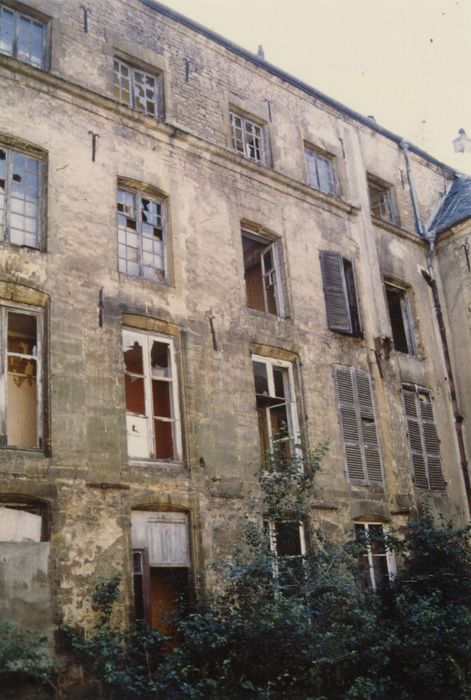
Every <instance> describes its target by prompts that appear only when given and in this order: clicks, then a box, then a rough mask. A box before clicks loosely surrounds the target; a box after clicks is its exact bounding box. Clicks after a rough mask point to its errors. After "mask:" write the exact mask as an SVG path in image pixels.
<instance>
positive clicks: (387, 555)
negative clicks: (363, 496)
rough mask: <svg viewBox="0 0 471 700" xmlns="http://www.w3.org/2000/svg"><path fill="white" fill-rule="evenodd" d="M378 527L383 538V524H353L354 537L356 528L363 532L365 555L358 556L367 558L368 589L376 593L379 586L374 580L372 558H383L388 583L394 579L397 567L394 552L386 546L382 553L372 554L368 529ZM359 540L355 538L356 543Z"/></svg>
mask: <svg viewBox="0 0 471 700" xmlns="http://www.w3.org/2000/svg"><path fill="white" fill-rule="evenodd" d="M371 526H373V527H380V528H381V530H382V536H383V537H384V536H385V534H386V530H385V527H384V524H383V523H380V522H374V521H368V522H355V535H357V533H358V530H357V528H362V529H363V530H364V532H365V535H364V544H365V547H366V554H363V555H360V556H364V557H367V561H368V574H369V584H370V587H371V588H372V589H373V590H374V591H377V590H379V589H380V588H381V585H380V584H379V582H378V581H377V580H376V575H375V566H374V558H380V557H381V558H384V559H385V561H386V568H387V573H388V578H389V581H393V580H394V578H395V577H396V574H397V565H396V557H395V555H394V552H392V551H391V550H390V549H389V548H388V547H387V545H386V543H385V544H384V553H383V552H379V553H375V552H373V549H372V547H371V541H370V538H369V529H370V527H371ZM358 540H359V538H358V536H357V541H358Z"/></svg>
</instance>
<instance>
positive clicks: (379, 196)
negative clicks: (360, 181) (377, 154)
mask: <svg viewBox="0 0 471 700" xmlns="http://www.w3.org/2000/svg"><path fill="white" fill-rule="evenodd" d="M367 182H368V197H369V202H370V212H371V215H372V216H373V217H374V218H376V219H380V221H385V222H386V223H388V224H392V225H393V226H400V221H399V215H398V213H397V208H396V203H395V201H394V188H393V187H392V185H389V184H387V183H385V182H382V181H381V180H378V178H376V177H374V176H373V175H367Z"/></svg>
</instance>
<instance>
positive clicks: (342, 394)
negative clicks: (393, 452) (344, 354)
mask: <svg viewBox="0 0 471 700" xmlns="http://www.w3.org/2000/svg"><path fill="white" fill-rule="evenodd" d="M333 370H334V383H335V389H336V396H337V406H338V413H339V419H340V427H341V434H342V438H343V446H344V454H345V469H346V475H347V479H348V481H349V483H350V484H352V485H354V486H373V487H378V488H383V487H384V472H383V463H382V457H381V448H380V443H379V439H378V431H377V427H376V415H375V406H374V396H373V391H372V383H371V377H370V375H369V373H368V372H364V371H363V370H360V369H357V368H356V367H351V366H348V365H334V367H333Z"/></svg>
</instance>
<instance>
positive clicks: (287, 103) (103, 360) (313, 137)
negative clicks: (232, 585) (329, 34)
mask: <svg viewBox="0 0 471 700" xmlns="http://www.w3.org/2000/svg"><path fill="white" fill-rule="evenodd" d="M30 5H31V7H36V8H37V9H38V10H40V11H41V12H43V13H45V14H47V15H49V16H50V17H51V18H52V36H51V51H52V55H51V72H50V73H48V72H41V71H37V70H34V69H31V68H29V67H28V66H25V65H23V64H19V63H18V62H16V61H15V60H14V59H10V58H0V91H1V94H2V95H5V96H6V99H5V101H4V104H3V108H2V113H1V115H0V141H1V142H2V143H5V144H6V145H8V144H9V143H11V144H18V139H19V140H20V142H19V143H20V146H21V145H23V147H27V145H28V144H34V145H35V146H37V147H40V148H41V149H43V150H44V151H45V153H46V161H47V212H46V214H47V216H46V219H47V226H46V240H45V246H44V250H43V251H32V250H26V249H19V248H17V247H15V246H11V245H8V244H3V245H2V246H1V248H0V279H1V280H2V281H3V282H5V285H4V287H3V297H2V298H4V299H5V298H6V299H8V298H12V297H11V296H8V295H9V294H11V290H12V289H13V290H15V289H18V288H20V287H21V286H23V288H25V289H29V288H32V289H33V290H35V291H34V293H32V294H33V297H32V299H33V301H32V302H30V303H34V304H36V305H42V306H45V307H46V308H47V329H48V355H47V357H48V366H47V375H48V381H47V384H46V393H47V406H48V414H49V426H48V434H49V441H50V452H49V453H48V456H45V455H44V454H41V453H38V452H28V451H23V450H12V449H2V450H0V493H4V492H12V491H13V492H17V493H18V492H21V493H24V494H26V495H29V496H32V497H37V498H40V499H43V500H45V501H46V502H47V503H48V504H49V506H50V512H51V545H50V549H51V553H50V561H51V562H52V565H51V572H52V573H51V575H50V581H51V586H52V606H53V612H54V616H55V620H56V621H59V620H61V619H64V618H65V619H66V620H67V621H68V622H73V621H80V622H83V621H84V620H86V619H90V612H91V611H90V599H89V593H90V592H91V590H92V588H93V586H94V584H95V582H96V579H97V577H108V576H110V575H111V574H112V573H113V572H115V571H119V572H121V574H122V576H123V596H122V603H121V608H120V615H121V618H122V619H127V617H128V615H129V610H130V602H131V595H130V591H131V541H130V523H131V517H130V516H131V510H132V509H133V508H142V507H146V508H152V507H153V508H155V509H157V508H159V507H161V506H166V507H174V508H185V509H187V510H188V511H189V513H190V515H191V518H190V523H191V532H192V536H191V544H192V555H193V560H194V569H195V578H196V582H197V585H198V586H199V587H203V586H204V584H205V565H206V564H207V563H208V562H209V561H210V560H211V559H212V558H213V557H214V556H216V555H217V554H218V553H220V552H224V551H227V550H228V549H230V545H231V541H232V532H233V530H232V527H233V525H234V523H235V522H236V520H237V516H238V515H239V514H240V513H242V512H243V511H244V509H245V507H246V506H245V504H246V501H245V500H244V497H246V496H247V494H248V493H250V492H251V491H252V490H253V489H254V488H255V487H256V483H255V477H254V471H255V466H256V465H257V463H258V461H259V452H260V450H259V437H258V428H257V416H256V409H255V398H254V386H253V377H252V370H251V358H250V356H251V348H253V346H254V344H257V345H264V346H268V347H272V348H273V347H275V348H279V349H282V350H284V351H289V352H292V353H294V354H295V355H296V356H297V358H298V363H297V371H296V381H297V386H298V390H299V391H298V406H299V413H300V417H301V419H302V420H301V422H302V423H303V425H304V426H305V427H306V429H307V434H308V437H309V442H310V444H311V445H315V444H316V443H318V442H319V441H321V440H325V439H327V440H328V441H329V444H330V449H329V453H328V455H327V457H326V459H325V464H324V468H323V470H322V472H321V473H320V475H319V477H318V480H319V499H318V504H317V505H318V507H317V510H313V522H314V521H322V522H325V523H326V524H327V526H328V527H329V529H330V530H331V531H332V532H337V533H339V532H342V531H343V530H344V529H348V528H351V526H352V522H353V519H354V518H362V517H376V518H378V517H379V518H381V519H382V520H384V521H385V522H388V521H390V522H393V523H395V524H397V523H400V522H402V521H403V518H404V517H405V515H407V514H409V513H414V512H415V511H416V509H417V507H418V502H419V500H420V497H421V494H419V493H418V492H417V491H416V490H415V489H414V487H413V484H412V479H411V467H410V459H409V454H408V444H407V437H406V425H405V420H404V415H403V408H402V399H401V395H400V385H401V381H411V382H416V383H419V384H423V385H425V386H427V387H429V388H430V389H431V390H432V392H433V394H434V397H435V402H434V410H435V415H436V419H437V424H438V430H439V434H440V436H441V437H442V451H443V461H444V465H445V467H444V468H445V476H446V480H447V482H448V489H447V492H446V494H445V495H443V496H435V497H434V498H433V499H432V501H434V502H435V506H436V508H437V510H440V511H441V512H445V513H447V514H449V515H453V514H457V515H458V516H460V517H464V513H465V502H464V497H463V492H462V485H461V477H460V472H459V468H458V456H457V450H456V446H455V442H454V434H453V424H452V416H451V413H450V406H449V401H448V391H447V387H446V380H445V379H444V377H445V370H444V366H443V360H442V353H441V349H440V344H439V339H438V335H437V331H436V326H435V325H434V320H433V305H432V299H431V296H430V292H429V290H428V287H427V285H426V283H425V282H424V280H423V278H422V276H421V274H420V268H421V267H424V266H425V264H426V263H425V254H426V248H425V245H424V244H423V243H422V242H421V241H420V240H419V239H418V237H417V236H416V234H415V233H414V226H415V224H414V217H413V211H412V205H411V198H410V191H409V185H408V182H407V177H406V172H405V161H404V157H403V154H402V152H401V151H400V149H399V148H398V146H397V145H396V144H395V143H393V142H392V141H390V140H388V139H386V138H385V137H384V136H381V135H380V134H378V133H377V132H375V131H374V130H370V129H368V127H366V126H364V125H361V124H360V123H357V122H353V121H352V119H350V118H347V117H346V116H345V115H344V114H343V113H340V112H335V111H334V109H333V108H332V107H331V106H326V105H322V104H320V103H319V102H318V101H316V100H314V98H312V97H309V96H308V95H306V94H304V93H301V92H300V91H298V90H296V89H295V88H294V87H293V86H291V85H288V84H284V83H282V81H281V80H280V79H278V78H276V77H273V76H271V75H269V74H268V73H267V72H266V71H264V70H262V69H261V68H257V67H256V66H253V65H252V64H249V63H248V62H247V61H245V60H244V59H243V58H241V57H238V56H236V55H235V54H233V53H231V52H229V51H228V50H226V49H224V48H223V47H222V46H220V45H217V44H214V43H212V42H210V41H209V40H208V39H207V38H205V37H203V36H201V35H200V34H196V33H195V32H193V31H191V30H190V29H188V28H186V27H183V26H182V25H179V24H177V23H175V22H173V21H172V20H170V19H168V18H166V17H164V16H163V15H160V14H159V13H157V12H154V11H152V10H150V9H149V8H147V7H145V6H144V5H143V4H142V3H141V2H139V0H129V1H128V2H124V0H123V1H122V0H113V1H111V0H95V2H94V3H93V4H92V8H91V9H92V12H91V15H90V17H89V31H88V33H86V34H85V33H84V32H83V28H82V9H81V6H80V4H79V3H78V2H60V0H45V1H41V2H39V0H31V2H30ZM115 50H119V51H121V52H124V53H126V54H129V56H130V59H131V60H132V57H133V56H134V57H135V58H136V59H137V60H139V61H142V62H144V63H145V64H146V65H149V66H150V67H152V66H154V68H156V69H159V70H163V71H164V78H165V79H164V88H165V113H166V118H165V122H166V123H159V122H156V121H155V120H153V119H152V118H150V117H144V116H141V115H138V114H136V113H134V112H132V111H131V110H130V109H128V108H126V107H123V106H120V105H118V104H117V103H116V102H115V101H114V100H113V99H112V82H113V80H112V76H113V54H114V51H115ZM186 60H190V61H191V64H190V71H189V78H188V81H187V80H186V76H185V61H186ZM267 101H268V102H269V103H270V110H271V115H272V120H271V121H270V119H269V112H268V102H267ZM230 105H232V106H234V107H235V108H238V109H241V110H243V111H244V112H246V113H248V114H249V115H253V116H255V117H257V118H260V119H262V121H264V122H266V127H267V130H268V132H269V140H270V154H271V161H272V166H273V167H272V168H271V167H270V168H268V167H266V168H265V167H262V166H257V165H255V164H252V163H250V162H248V161H245V160H244V159H242V158H240V157H239V156H236V155H234V154H233V153H232V152H231V150H230V141H229V122H228V112H229V106H230ZM90 131H92V132H94V133H97V134H99V139H98V146H97V155H96V161H95V162H92V158H91V136H90V133H89V132H90ZM12 139H14V141H13V140H12ZM304 142H307V143H310V144H312V145H315V146H318V147H321V148H323V149H325V150H327V151H328V152H330V153H332V154H333V155H335V156H336V166H337V171H338V179H339V183H340V195H341V196H340V198H333V197H329V196H327V195H324V194H322V193H319V192H317V191H316V190H314V189H312V188H310V187H308V186H307V185H306V184H305V183H306V170H305V168H306V166H305V160H304ZM411 160H412V168H413V173H414V179H415V181H416V188H417V192H418V196H419V200H420V202H421V205H422V207H423V210H422V216H423V217H424V218H426V217H428V216H430V214H431V212H432V211H433V208H434V205H435V203H437V204H438V199H439V196H440V194H441V192H442V190H443V187H444V177H445V176H444V174H443V173H442V172H440V171H439V169H438V168H437V166H435V165H432V164H431V163H430V162H428V161H425V160H421V159H419V158H418V156H411ZM366 172H369V173H371V174H374V175H376V176H377V177H380V178H382V179H383V180H385V181H386V182H389V183H390V184H391V185H393V186H394V187H395V192H396V199H397V207H398V210H399V214H400V220H401V229H398V228H397V227H393V226H387V225H384V226H381V227H380V226H379V225H377V224H376V225H373V224H372V221H371V218H370V214H369V203H368V191H367V183H366ZM446 177H448V175H446ZM118 178H128V179H133V180H135V181H137V182H139V183H142V184H143V185H149V186H152V187H154V188H156V189H157V190H159V191H160V192H162V193H164V194H165V195H166V197H167V203H168V210H169V227H170V237H171V238H170V245H169V285H168V286H163V285H158V284H154V283H152V282H149V281H147V280H143V279H137V278H132V277H126V276H125V275H122V274H119V273H118V271H117V233H116V205H115V198H116V188H117V182H118ZM242 221H246V222H251V223H253V224H257V225H260V226H263V227H264V228H265V229H267V230H269V231H271V232H273V233H274V234H276V235H277V236H279V237H281V238H282V240H283V245H284V253H285V258H286V266H287V272H288V285H289V296H290V306H291V317H290V318H289V319H280V318H278V317H275V316H272V315H269V314H265V313H263V312H260V311H256V310H252V309H249V308H247V306H246V292H245V284H244V270H243V257H242V246H241V235H240V227H241V222H242ZM322 250H332V251H336V252H341V253H342V254H343V255H344V256H345V257H347V258H350V259H353V260H354V261H355V265H356V272H357V283H358V290H359V298H360V308H361V315H362V319H363V325H364V330H365V335H364V338H362V339H360V338H351V337H348V336H341V335H339V334H335V333H332V332H331V331H329V330H328V328H327V323H326V311H325V303H324V295H323V288H322V278H321V270H320V262H319V252H320V251H322ZM383 275H386V276H388V277H393V278H397V280H400V281H402V282H403V283H406V284H407V285H410V286H411V288H412V290H413V307H414V317H415V323H416V327H417V329H418V336H419V339H420V349H421V350H420V354H419V357H417V358H412V359H411V358H409V359H408V358H404V357H399V354H398V353H395V352H393V353H392V355H391V358H390V359H389V360H385V359H380V360H377V357H376V355H375V338H377V337H378V336H390V335H391V329H390V323H389V317H388V313H387V307H386V302H385V297H384V291H383ZM100 290H103V299H104V316H103V326H102V327H100V325H99V309H98V304H99V295H100ZM0 293H2V287H0ZM24 294H26V292H24ZM34 294H36V297H35V296H34ZM25 303H28V302H25ZM124 314H128V315H134V316H142V317H146V318H150V319H157V320H159V321H161V322H165V323H170V324H173V325H174V326H176V327H177V329H178V333H177V337H176V343H177V350H178V352H177V357H178V365H179V378H180V404H181V411H182V425H183V440H184V459H183V461H182V463H181V464H163V463H151V464H137V463H133V462H132V461H129V460H128V457H127V448H126V426H125V407H124V383H123V366H122V344H121V330H122V317H123V315H124ZM210 317H213V323H214V328H215V333H216V339H217V346H218V349H217V350H214V349H213V342H212V337H211V333H210V326H209V318H210ZM334 363H342V364H347V365H355V366H356V367H358V368H360V369H363V370H365V371H367V372H370V373H371V375H372V378H373V389H374V400H375V406H376V412H377V420H378V430H379V437H380V442H381V447H382V454H383V462H384V470H385V487H384V489H372V488H365V487H352V486H350V485H349V483H348V480H347V478H346V473H345V466H344V456H343V446H342V442H341V435H340V425H339V417H338V412H337V407H336V399H335V386H334V382H333V376H332V365H333V364H334ZM301 366H302V371H301ZM301 390H302V391H301ZM303 395H304V397H305V405H304V407H303V401H302V396H303ZM302 408H304V411H302ZM303 413H305V415H303ZM446 436H448V437H447V439H445V437H446Z"/></svg>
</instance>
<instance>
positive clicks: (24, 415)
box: [0, 305, 43, 449]
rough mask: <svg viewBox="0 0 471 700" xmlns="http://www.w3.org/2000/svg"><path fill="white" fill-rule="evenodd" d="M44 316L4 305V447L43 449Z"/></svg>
mask: <svg viewBox="0 0 471 700" xmlns="http://www.w3.org/2000/svg"><path fill="white" fill-rule="evenodd" d="M42 336H43V329H42V314H41V311H40V310H37V309H32V308H30V307H26V306H24V307H23V306H22V307H16V306H15V307H11V306H6V305H0V350H1V355H2V363H1V368H0V380H1V381H0V415H1V422H2V436H3V437H2V446H4V447H5V446H6V447H21V448H25V449H28V448H29V449H34V448H41V447H42V425H43V403H42V381H41V380H42V350H41V348H42Z"/></svg>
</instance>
